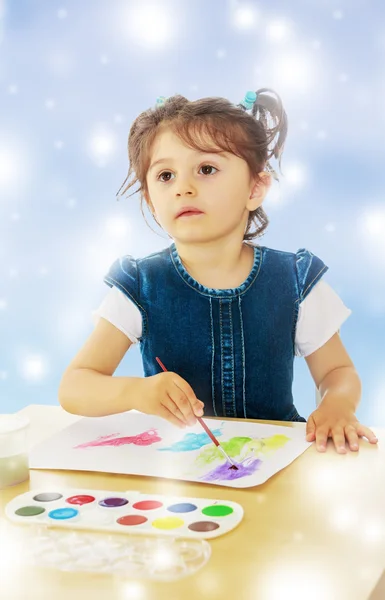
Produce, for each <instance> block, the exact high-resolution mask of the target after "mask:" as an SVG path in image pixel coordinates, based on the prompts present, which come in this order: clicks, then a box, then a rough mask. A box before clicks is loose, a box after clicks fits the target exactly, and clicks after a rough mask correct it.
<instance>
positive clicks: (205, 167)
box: [158, 165, 219, 183]
mask: <svg viewBox="0 0 385 600" xmlns="http://www.w3.org/2000/svg"><path fill="white" fill-rule="evenodd" d="M201 169H215V170H216V171H218V170H219V169H217V168H216V167H213V166H212V165H203V166H202V167H201V168H200V169H199V170H201ZM204 174H205V175H212V174H213V173H207V172H206V173H204ZM163 175H172V173H171V171H163V173H160V175H158V179H159V180H160V181H162V182H163V183H167V182H168V181H170V179H166V181H165V180H164V179H161V177H163Z"/></svg>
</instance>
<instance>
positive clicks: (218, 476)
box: [199, 457, 262, 481]
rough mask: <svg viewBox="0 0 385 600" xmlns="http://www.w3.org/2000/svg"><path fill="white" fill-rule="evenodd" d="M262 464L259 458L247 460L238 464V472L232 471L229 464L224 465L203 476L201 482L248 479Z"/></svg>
mask: <svg viewBox="0 0 385 600" xmlns="http://www.w3.org/2000/svg"><path fill="white" fill-rule="evenodd" d="M261 464H262V461H261V460H260V459H259V458H250V457H249V458H245V460H243V461H242V462H240V463H236V466H237V467H238V469H237V470H235V469H230V465H229V463H228V462H225V463H222V464H221V465H219V466H218V467H215V469H212V471H209V472H208V473H206V474H205V475H202V477H200V478H199V479H200V480H201V481H232V480H233V479H239V478H240V477H247V476H248V475H253V474H254V473H255V472H256V471H257V470H258V469H259V466H260V465H261Z"/></svg>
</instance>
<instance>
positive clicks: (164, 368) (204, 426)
mask: <svg viewBox="0 0 385 600" xmlns="http://www.w3.org/2000/svg"><path fill="white" fill-rule="evenodd" d="M155 358H156V361H157V363H158V364H159V365H160V367H161V368H162V369H163V371H165V372H167V369H166V367H165V366H164V364H163V363H162V361H161V360H160V358H158V357H157V356H156V357H155ZM195 417H196V418H197V419H198V422H199V423H200V425H202V427H203V429H204V430H205V432H206V433H207V435H208V436H209V437H210V439H211V440H212V441H213V442H214V444H215V445H216V447H217V448H219V450H220V451H221V452H222V454H223V455H224V456H225V457H226V460H227V461H228V462H229V463H230V464H231V467H229V468H230V469H236V470H237V471H238V467H237V465H235V464H234V463H233V461H232V460H231V458H230V456H229V455H228V454H227V452H225V450H224V448H222V446H221V445H220V443H219V442H218V440H217V438H216V437H215V435H214V434H213V433H212V431H210V429H209V428H208V427H207V425H206V423H205V422H204V420H203V419H202V418H201V417H197V416H196V415H195Z"/></svg>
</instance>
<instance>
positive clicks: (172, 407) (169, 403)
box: [162, 396, 187, 425]
mask: <svg viewBox="0 0 385 600" xmlns="http://www.w3.org/2000/svg"><path fill="white" fill-rule="evenodd" d="M162 405H163V406H165V407H166V408H167V410H169V411H170V412H171V413H172V414H173V415H175V416H176V417H177V419H179V420H180V421H181V422H182V423H184V424H185V425H187V421H186V419H185V418H184V415H183V413H182V412H181V411H180V410H179V408H178V406H177V405H176V404H175V402H174V401H173V400H172V398H170V396H167V398H164V399H163V400H162Z"/></svg>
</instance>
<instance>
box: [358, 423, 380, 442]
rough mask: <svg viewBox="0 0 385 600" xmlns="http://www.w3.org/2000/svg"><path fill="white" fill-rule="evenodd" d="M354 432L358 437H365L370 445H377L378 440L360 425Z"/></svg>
mask: <svg viewBox="0 0 385 600" xmlns="http://www.w3.org/2000/svg"><path fill="white" fill-rule="evenodd" d="M356 431H357V433H358V435H359V436H360V437H366V438H367V439H368V440H369V442H370V443H371V444H377V442H378V438H377V436H376V435H375V434H374V433H373V431H372V430H371V429H369V427H365V425H361V424H360V425H359V426H358V427H357V429H356Z"/></svg>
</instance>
